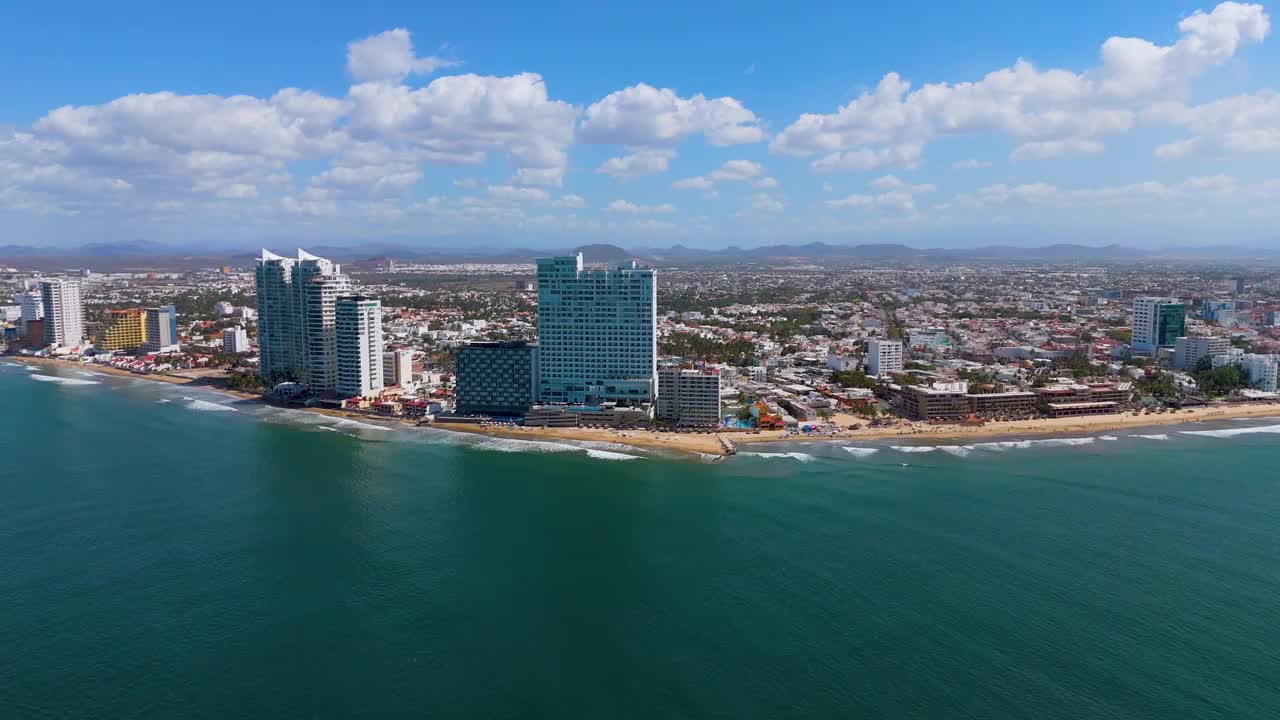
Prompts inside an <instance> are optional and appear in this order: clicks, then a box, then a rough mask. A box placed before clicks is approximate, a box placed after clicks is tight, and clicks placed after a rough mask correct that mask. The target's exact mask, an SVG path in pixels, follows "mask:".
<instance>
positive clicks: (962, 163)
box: [951, 158, 991, 170]
mask: <svg viewBox="0 0 1280 720" xmlns="http://www.w3.org/2000/svg"><path fill="white" fill-rule="evenodd" d="M951 167H952V169H954V170H981V169H983V168H989V167H991V163H989V162H985V161H982V160H975V159H973V158H970V159H968V160H958V161H956V162H953V163H951Z"/></svg>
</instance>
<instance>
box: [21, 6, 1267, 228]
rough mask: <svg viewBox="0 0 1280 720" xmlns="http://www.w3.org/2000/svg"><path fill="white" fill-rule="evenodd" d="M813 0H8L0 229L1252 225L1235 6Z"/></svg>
mask: <svg viewBox="0 0 1280 720" xmlns="http://www.w3.org/2000/svg"><path fill="white" fill-rule="evenodd" d="M833 5H834V4H821V5H819V4H813V5H809V6H806V7H799V8H796V7H783V6H780V5H778V4H777V3H741V4H737V5H734V6H726V5H717V6H710V5H708V4H697V3H681V4H675V3H650V4H646V5H644V6H635V5H625V6H624V5H621V4H619V5H616V6H611V7H600V6H598V5H597V4H593V3H582V4H573V3H563V4H561V5H560V6H559V7H557V8H555V9H546V8H536V7H530V6H528V5H526V4H520V5H516V4H510V5H507V4H481V3H469V4H466V5H461V4H457V5H450V6H432V5H431V4H427V3H410V2H400V3H360V4H355V3H351V4H349V5H347V6H345V7H343V6H334V7H316V6H315V5H314V4H301V3H261V2H259V3H252V4H251V3H243V2H225V3H219V4H217V7H195V6H188V4H182V3H152V2H135V3H128V4H126V5H125V6H124V8H123V9H122V7H121V6H119V5H116V6H111V5H110V4H102V3H75V2H72V3H63V4H61V5H50V4H48V3H41V4H36V3H23V4H21V5H20V6H16V7H9V8H6V9H5V10H2V11H0V66H3V67H5V68H6V70H7V72H5V73H3V74H2V75H0V96H2V97H4V98H5V100H4V102H3V103H0V221H3V224H2V225H0V245H5V244H21V245H55V246H56V245H71V244H78V243H82V242H90V241H112V240H131V239H148V240H156V241H161V242H167V243H173V244H184V245H185V244H208V243H219V244H224V245H228V246H237V247H238V246H248V245H252V244H259V243H274V244H292V243H316V242H326V243H328V242H339V243H350V244H358V243H361V242H370V243H372V242H385V241H392V242H403V243H407V244H420V245H434V246H446V247H458V246H476V245H477V244H482V245H489V246H493V247H503V246H530V245H532V246H568V245H573V244H578V243H582V242H601V241H604V242H616V243H618V244H622V245H627V246H632V247H642V246H666V245H670V244H673V243H677V242H678V243H682V244H685V245H691V246H707V247H714V246H720V245H725V244H731V243H732V244H739V245H758V244H767V243H785V242H809V241H814V240H821V241H826V242H836V243H841V242H849V243H853V242H905V243H909V244H913V245H929V246H962V245H974V244H982V243H987V242H1002V243H1004V242H1008V243H1018V244H1029V245H1031V244H1042V243H1046V242H1063V241H1069V242H1083V243H1090V244H1099V243H1107V242H1121V243H1126V244H1132V245H1146V246H1152V245H1185V244H1249V245H1258V244H1267V243H1276V242H1280V238H1277V233H1276V232H1275V231H1274V230H1273V228H1274V227H1276V224H1275V223H1276V220H1277V217H1276V214H1277V210H1276V208H1277V207H1280V203H1277V202H1276V200H1277V198H1278V196H1280V170H1275V169H1273V166H1274V167H1280V163H1277V162H1276V160H1277V159H1280V99H1278V98H1277V96H1276V95H1275V94H1274V89H1275V88H1276V86H1277V82H1276V80H1277V77H1280V51H1277V50H1276V43H1275V41H1274V39H1272V38H1271V34H1272V33H1271V19H1270V17H1269V14H1268V10H1269V9H1268V8H1266V7H1264V6H1261V5H1249V4H1235V3H1223V4H1220V5H1211V4H1199V3H1184V2H1132V3H1125V2H1111V3H1102V2H1080V3H1074V4H1070V5H1067V4H1059V3H1052V4H1031V5H1028V4H1026V3H985V4H982V5H980V6H973V7H963V6H958V5H957V4H954V3H924V2H914V3H896V4H893V5H885V6H877V7H857V6H856V4H847V3H846V4H840V6H838V7H833ZM1040 5H1046V6H1048V5H1052V7H1041V6H1040ZM926 86H928V87H926Z"/></svg>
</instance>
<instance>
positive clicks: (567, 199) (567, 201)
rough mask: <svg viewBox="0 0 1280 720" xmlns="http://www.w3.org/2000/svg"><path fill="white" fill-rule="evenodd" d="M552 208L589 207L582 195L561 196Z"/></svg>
mask: <svg viewBox="0 0 1280 720" xmlns="http://www.w3.org/2000/svg"><path fill="white" fill-rule="evenodd" d="M551 204H552V206H554V207H558V208H570V209H574V210H576V209H581V208H584V207H586V206H587V201H586V200H583V199H582V196H581V195H573V194H569V195H561V196H560V197H559V198H558V199H557V200H556V201H555V202H554V203H551Z"/></svg>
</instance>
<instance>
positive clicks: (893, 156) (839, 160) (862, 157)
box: [810, 143, 924, 172]
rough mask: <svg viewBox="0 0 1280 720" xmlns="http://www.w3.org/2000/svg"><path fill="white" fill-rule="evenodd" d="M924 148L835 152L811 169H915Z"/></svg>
mask: <svg viewBox="0 0 1280 720" xmlns="http://www.w3.org/2000/svg"><path fill="white" fill-rule="evenodd" d="M922 155H924V146H923V145H920V144H918V143H908V144H903V145H891V146H888V147H882V148H877V149H870V148H862V149H860V150H850V151H848V152H835V153H831V154H830V155H827V156H826V157H823V158H820V159H818V160H814V161H813V162H812V163H811V164H810V167H812V168H813V170H814V171H815V172H838V171H845V170H847V171H863V170H878V169H880V168H886V167H901V168H907V169H911V168H915V167H919V165H920V158H921V156H922Z"/></svg>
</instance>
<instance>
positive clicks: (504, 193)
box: [487, 185, 551, 203]
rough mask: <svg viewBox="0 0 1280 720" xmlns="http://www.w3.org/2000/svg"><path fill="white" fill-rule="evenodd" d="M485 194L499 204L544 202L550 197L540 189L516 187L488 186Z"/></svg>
mask: <svg viewBox="0 0 1280 720" xmlns="http://www.w3.org/2000/svg"><path fill="white" fill-rule="evenodd" d="M487 192H488V193H489V197H491V198H493V199H494V200H498V201H500V202H518V203H534V202H546V201H547V200H548V199H550V197H551V196H550V194H549V193H547V191H546V190H543V189H542V188H532V187H517V186H515V185H490V186H489V187H488V188H487Z"/></svg>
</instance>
